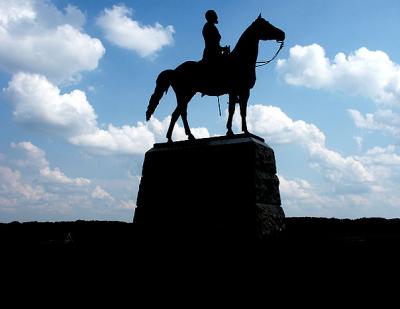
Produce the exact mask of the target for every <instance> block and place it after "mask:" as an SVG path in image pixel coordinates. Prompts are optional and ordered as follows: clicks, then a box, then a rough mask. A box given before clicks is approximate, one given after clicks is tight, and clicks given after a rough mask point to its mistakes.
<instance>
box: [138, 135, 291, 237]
mask: <svg viewBox="0 0 400 309" xmlns="http://www.w3.org/2000/svg"><path fill="white" fill-rule="evenodd" d="M280 205H281V200H280V195H279V180H278V177H277V176H276V165H275V157H274V152H273V150H272V149H271V148H270V147H268V145H266V144H265V143H264V140H263V139H261V138H259V137H257V136H255V135H244V134H241V135H235V136H233V137H213V138H206V139H199V140H195V141H181V142H175V143H162V144H155V145H154V147H153V148H152V149H150V150H149V151H148V152H147V153H146V155H145V160H144V164H143V172H142V178H141V182H140V186H139V193H138V198H137V208H136V210H135V215H134V220H133V221H134V223H135V227H136V229H137V231H138V233H139V234H140V235H142V236H144V237H146V236H148V237H150V236H151V237H157V238H158V237H160V238H164V237H168V238H170V239H183V238H193V237H196V238H199V237H200V238H204V239H211V238H212V239H220V238H223V239H238V238H241V239H260V238H264V237H266V236H268V235H272V234H274V233H276V232H279V231H281V230H282V229H283V228H284V217H285V215H284V212H283V210H282V208H281V206H280Z"/></svg>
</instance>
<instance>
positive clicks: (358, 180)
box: [235, 104, 374, 190]
mask: <svg viewBox="0 0 400 309" xmlns="http://www.w3.org/2000/svg"><path fill="white" fill-rule="evenodd" d="M247 120H248V128H249V130H250V131H252V132H253V133H255V134H258V135H260V136H263V137H264V138H265V139H266V141H267V142H268V143H271V144H275V145H279V144H297V145H300V146H301V147H303V148H304V149H305V150H306V151H307V152H308V154H309V156H310V159H311V161H312V167H313V168H315V169H316V170H318V171H320V172H321V174H322V175H323V176H324V177H325V178H326V180H327V181H329V182H331V183H332V184H335V186H336V188H337V189H338V190H339V188H340V187H342V186H343V184H349V186H352V187H354V188H355V187H356V186H359V187H361V186H362V187H367V188H369V187H370V184H371V182H373V180H374V176H373V175H372V174H371V172H370V171H368V169H366V167H365V166H364V165H363V164H362V163H361V162H359V161H358V160H357V158H354V157H351V156H348V157H344V156H342V155H341V154H339V153H338V152H336V151H334V150H330V149H328V148H327V147H326V145H325V140H326V137H325V135H324V133H323V132H322V131H321V130H320V129H319V128H318V127H316V126H315V125H314V124H309V123H306V122H305V121H302V120H293V119H291V118H290V117H289V116H287V115H286V114H285V113H284V112H283V111H282V110H281V109H280V108H279V107H275V106H266V105H259V104H258V105H253V106H249V108H248V117H247ZM235 125H236V126H239V119H238V117H237V118H236V119H235ZM358 189H359V188H358Z"/></svg>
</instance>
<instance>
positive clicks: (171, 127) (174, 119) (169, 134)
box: [167, 106, 181, 143]
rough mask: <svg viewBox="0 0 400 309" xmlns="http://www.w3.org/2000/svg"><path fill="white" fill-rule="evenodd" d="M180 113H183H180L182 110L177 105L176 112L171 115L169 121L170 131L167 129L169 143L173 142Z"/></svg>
mask: <svg viewBox="0 0 400 309" xmlns="http://www.w3.org/2000/svg"><path fill="white" fill-rule="evenodd" d="M180 114H181V113H180V110H179V106H177V107H176V108H175V110H174V112H173V113H172V115H171V121H170V123H169V127H168V131H167V140H168V143H172V131H173V130H174V126H175V123H176V121H177V120H178V118H179V116H180Z"/></svg>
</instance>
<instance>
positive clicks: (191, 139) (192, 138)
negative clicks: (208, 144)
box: [188, 134, 196, 141]
mask: <svg viewBox="0 0 400 309" xmlns="http://www.w3.org/2000/svg"><path fill="white" fill-rule="evenodd" d="M188 140H189V141H195V140H196V138H195V137H194V136H193V134H189V135H188Z"/></svg>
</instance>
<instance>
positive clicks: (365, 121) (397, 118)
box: [348, 109, 400, 138]
mask: <svg viewBox="0 0 400 309" xmlns="http://www.w3.org/2000/svg"><path fill="white" fill-rule="evenodd" d="M348 112H349V115H350V117H351V118H352V119H353V121H354V123H355V125H356V126H357V127H358V128H361V129H366V130H370V131H381V132H385V133H387V134H389V135H392V136H393V137H396V138H399V137H400V114H398V113H395V112H394V111H393V110H390V109H378V110H377V111H376V112H375V113H367V114H365V115H363V114H361V112H359V111H358V110H355V109H349V110H348Z"/></svg>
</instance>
